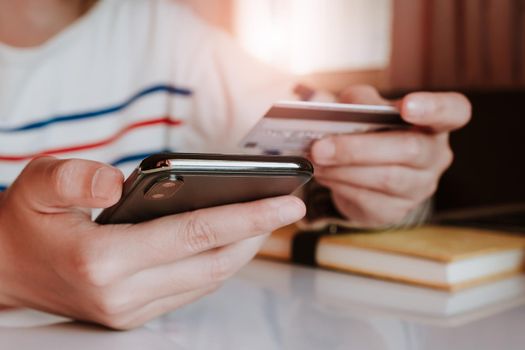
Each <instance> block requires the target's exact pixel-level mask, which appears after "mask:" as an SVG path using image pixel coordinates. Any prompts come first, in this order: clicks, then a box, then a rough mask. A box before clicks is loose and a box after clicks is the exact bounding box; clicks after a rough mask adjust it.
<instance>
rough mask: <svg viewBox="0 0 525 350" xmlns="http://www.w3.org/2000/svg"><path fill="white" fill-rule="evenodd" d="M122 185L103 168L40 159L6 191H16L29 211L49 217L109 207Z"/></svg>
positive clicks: (118, 174)
mask: <svg viewBox="0 0 525 350" xmlns="http://www.w3.org/2000/svg"><path fill="white" fill-rule="evenodd" d="M122 182H123V176H122V173H121V172H120V171H119V170H118V169H116V168H114V167H111V166H109V165H106V164H102V163H98V162H94V161H88V160H79V159H69V160H59V159H56V158H53V157H40V158H36V159H34V160H33V161H31V162H30V163H29V164H28V165H27V166H26V167H25V169H24V170H23V171H22V173H21V174H20V176H19V177H18V178H17V180H16V181H15V183H14V184H13V185H12V186H11V188H10V189H9V191H13V192H15V191H16V193H17V196H19V197H20V198H22V199H23V200H24V201H25V202H26V203H27V204H28V205H29V206H30V207H31V208H32V209H34V210H36V211H39V212H44V213H48V212H49V213H52V212H57V211H60V210H61V209H66V208H71V207H85V208H104V207H108V206H111V205H113V204H115V203H116V202H117V201H118V199H119V198H120V194H121V192H122Z"/></svg>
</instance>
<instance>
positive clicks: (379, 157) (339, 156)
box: [311, 131, 448, 168]
mask: <svg viewBox="0 0 525 350" xmlns="http://www.w3.org/2000/svg"><path fill="white" fill-rule="evenodd" d="M447 147H448V142H447V137H446V135H434V134H425V133H423V132H416V131H388V132H382V133H369V134H355V135H337V136H329V137H327V138H324V139H322V140H319V141H317V142H316V143H314V145H313V146H312V151H311V153H312V158H313V161H314V162H315V163H316V164H318V165H321V166H336V165H368V166H372V165H405V166H409V167H414V168H426V167H429V166H431V165H432V164H433V163H434V161H435V158H436V155H438V156H439V152H440V151H441V150H443V149H447Z"/></svg>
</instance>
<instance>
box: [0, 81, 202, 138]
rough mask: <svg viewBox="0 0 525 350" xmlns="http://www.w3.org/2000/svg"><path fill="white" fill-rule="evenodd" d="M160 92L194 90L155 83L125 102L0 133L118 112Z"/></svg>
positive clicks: (189, 93) (175, 93)
mask: <svg viewBox="0 0 525 350" xmlns="http://www.w3.org/2000/svg"><path fill="white" fill-rule="evenodd" d="M159 92H167V93H168V94H170V95H182V96H191V95H192V91H191V90H189V89H185V88H179V87H175V86H172V85H166V84H161V85H155V86H152V87H149V88H147V89H144V90H142V91H140V92H138V93H137V94H135V95H134V96H132V97H130V98H129V99H128V100H126V101H125V102H123V103H120V104H118V105H115V106H112V107H107V108H104V109H100V110H95V111H91V112H84V113H77V114H70V115H61V116H56V117H52V118H48V119H45V120H40V121H37V122H33V123H29V124H25V125H22V126H18V127H14V128H0V133H10V132H20V131H26V130H33V129H39V128H44V127H47V126H49V125H52V124H57V123H64V122H71V121H77V120H82V119H90V118H96V117H101V116H105V115H107V114H111V113H115V112H118V111H120V110H123V109H125V108H127V107H128V106H130V105H131V104H133V103H134V102H135V101H137V100H138V99H140V98H142V97H144V96H146V95H151V94H155V93H159Z"/></svg>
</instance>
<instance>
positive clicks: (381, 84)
mask: <svg viewBox="0 0 525 350" xmlns="http://www.w3.org/2000/svg"><path fill="white" fill-rule="evenodd" d="M177 1H182V2H185V3H187V4H189V5H190V6H192V7H193V8H194V9H195V10H196V11H197V13H198V14H200V15H201V16H202V17H204V18H205V19H206V20H208V21H209V22H210V23H213V24H214V25H217V26H220V27H222V28H223V29H225V30H227V31H228V32H230V33H231V34H232V35H233V36H234V37H235V38H236V40H238V41H239V43H240V44H241V45H242V46H243V47H244V48H245V49H246V50H247V51H249V52H250V53H251V54H252V55H254V56H256V57H258V58H259V59H261V60H262V61H266V62H268V63H270V64H274V65H276V66H279V67H280V68H282V69H286V70H289V71H292V72H294V73H297V74H299V75H300V79H301V80H302V81H304V82H307V83H309V84H310V85H313V86H315V87H318V88H323V89H328V90H331V91H333V92H337V91H338V90H340V89H342V88H343V87H345V86H348V85H350V84H356V83H357V84H360V83H365V84H371V85H373V86H376V87H377V88H379V89H380V90H381V91H382V92H383V93H384V94H386V95H387V96H390V97H393V98H395V97H400V96H402V95H403V94H405V93H407V92H410V91H415V90H458V91H461V92H463V93H465V94H466V95H467V96H468V97H469V98H470V100H471V102H472V104H473V120H472V122H471V123H470V124H469V125H468V127H466V128H464V129H462V130H461V131H458V132H456V133H454V134H453V135H452V137H451V143H452V146H453V148H454V150H455V154H456V161H455V163H454V164H453V166H452V167H451V169H450V170H449V171H448V172H447V174H446V175H445V176H444V178H443V180H442V184H441V186H440V190H439V192H438V194H437V196H436V206H437V209H438V210H448V209H454V208H461V207H477V206H485V205H493V204H494V205H495V204H501V203H514V202H525V165H524V162H525V155H524V153H525V137H524V136H523V133H524V130H525V0H177Z"/></svg>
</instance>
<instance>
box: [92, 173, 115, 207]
mask: <svg viewBox="0 0 525 350" xmlns="http://www.w3.org/2000/svg"><path fill="white" fill-rule="evenodd" d="M120 178H121V176H120V174H119V173H118V171H116V170H113V169H111V168H106V167H103V168H99V169H98V170H97V171H96V172H95V175H94V176H93V180H92V181H91V194H92V196H93V198H97V199H103V200H107V199H110V198H111V197H112V195H113V194H114V193H115V188H116V187H115V183H116V182H117V181H120Z"/></svg>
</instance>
